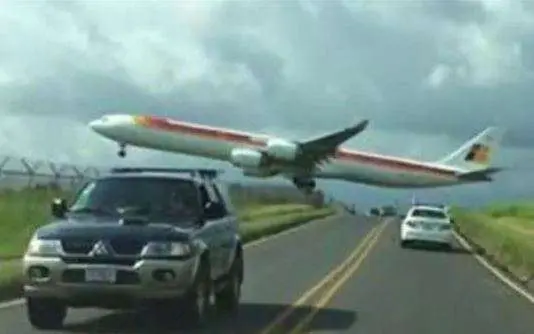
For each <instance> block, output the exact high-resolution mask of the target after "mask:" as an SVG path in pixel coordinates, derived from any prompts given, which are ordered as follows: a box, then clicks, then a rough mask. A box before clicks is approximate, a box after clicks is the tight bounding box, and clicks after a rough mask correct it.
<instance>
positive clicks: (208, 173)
mask: <svg viewBox="0 0 534 334" xmlns="http://www.w3.org/2000/svg"><path fill="white" fill-rule="evenodd" d="M143 172H148V173H180V174H190V175H191V176H192V177H200V178H202V179H214V178H216V177H217V176H218V175H219V174H221V173H222V172H223V171H222V170H219V169H211V168H165V167H115V168H112V169H111V173H113V174H120V173H143Z"/></svg>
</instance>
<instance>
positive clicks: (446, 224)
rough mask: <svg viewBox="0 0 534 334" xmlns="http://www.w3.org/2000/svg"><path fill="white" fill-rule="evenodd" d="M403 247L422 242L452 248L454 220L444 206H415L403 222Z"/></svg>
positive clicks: (401, 232) (401, 236) (401, 237)
mask: <svg viewBox="0 0 534 334" xmlns="http://www.w3.org/2000/svg"><path fill="white" fill-rule="evenodd" d="M400 229H401V231H400V234H401V235H400V240H401V247H406V246H408V245H409V244H412V243H416V242H422V243H431V244H437V245H442V246H444V247H446V248H447V249H450V248H452V243H453V238H454V236H453V233H452V231H453V230H452V220H451V217H450V216H449V215H448V214H447V211H446V210H445V209H443V208H439V207H433V206H424V205H418V206H413V207H412V208H411V209H410V210H409V211H408V213H407V214H406V217H405V218H404V220H403V221H402V223H401V228H400Z"/></svg>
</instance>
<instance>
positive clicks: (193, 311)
mask: <svg viewBox="0 0 534 334" xmlns="http://www.w3.org/2000/svg"><path fill="white" fill-rule="evenodd" d="M210 297H211V277H210V271H209V267H208V266H207V265H205V264H203V265H201V267H200V268H199V271H198V274H197V277H196V279H195V283H194V284H193V286H192V287H191V290H190V291H189V293H188V294H187V296H186V297H185V305H184V306H185V315H184V320H185V321H186V322H187V324H188V325H191V326H194V327H201V326H202V325H204V323H205V322H206V319H207V317H208V312H209V308H210Z"/></svg>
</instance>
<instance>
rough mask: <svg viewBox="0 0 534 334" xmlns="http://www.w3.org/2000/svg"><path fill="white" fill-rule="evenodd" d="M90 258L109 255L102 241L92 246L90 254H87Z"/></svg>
mask: <svg viewBox="0 0 534 334" xmlns="http://www.w3.org/2000/svg"><path fill="white" fill-rule="evenodd" d="M89 255H90V256H102V255H109V252H108V249H107V247H106V244H104V242H103V241H99V242H97V243H96V244H95V245H94V246H93V249H92V250H91V252H90V253H89Z"/></svg>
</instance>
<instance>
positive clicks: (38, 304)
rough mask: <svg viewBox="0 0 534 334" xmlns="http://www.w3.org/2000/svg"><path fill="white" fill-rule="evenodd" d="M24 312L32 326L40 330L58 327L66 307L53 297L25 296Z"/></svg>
mask: <svg viewBox="0 0 534 334" xmlns="http://www.w3.org/2000/svg"><path fill="white" fill-rule="evenodd" d="M26 312H27V314H28V319H29V320H30V323H31V325H32V326H33V327H35V328H37V329H42V330H51V329H60V328H62V327H63V321H64V320H65V317H66V316H67V307H66V306H65V305H63V304H62V303H61V302H59V301H57V300H53V299H45V298H26Z"/></svg>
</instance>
